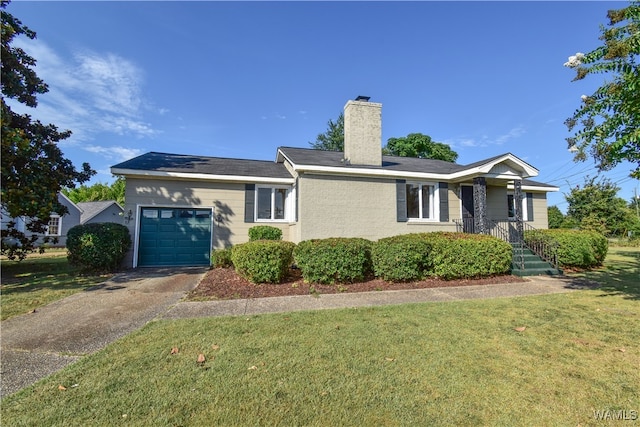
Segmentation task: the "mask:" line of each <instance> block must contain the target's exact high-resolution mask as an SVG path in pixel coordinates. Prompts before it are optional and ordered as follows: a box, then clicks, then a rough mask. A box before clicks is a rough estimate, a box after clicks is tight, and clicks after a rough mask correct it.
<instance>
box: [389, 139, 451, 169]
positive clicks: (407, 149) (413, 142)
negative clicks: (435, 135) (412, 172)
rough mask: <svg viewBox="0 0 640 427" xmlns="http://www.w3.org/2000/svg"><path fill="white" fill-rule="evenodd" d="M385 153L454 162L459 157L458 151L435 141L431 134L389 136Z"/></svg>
mask: <svg viewBox="0 0 640 427" xmlns="http://www.w3.org/2000/svg"><path fill="white" fill-rule="evenodd" d="M383 153H385V154H390V155H392V156H400V157H417V158H420V159H436V160H444V161H445V162H452V163H455V161H456V160H457V159H458V153H456V152H455V151H453V150H452V149H451V147H450V146H448V145H447V144H443V143H441V142H434V141H432V140H431V137H430V136H429V135H423V134H421V133H410V134H409V135H407V136H405V137H402V138H389V139H388V140H387V145H386V147H384V149H383Z"/></svg>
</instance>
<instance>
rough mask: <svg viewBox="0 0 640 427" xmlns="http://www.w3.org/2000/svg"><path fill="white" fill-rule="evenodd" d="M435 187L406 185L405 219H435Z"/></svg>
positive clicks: (420, 184) (431, 185) (421, 184)
mask: <svg viewBox="0 0 640 427" xmlns="http://www.w3.org/2000/svg"><path fill="white" fill-rule="evenodd" d="M436 194H437V192H436V191H435V185H433V184H425V183H407V218H408V219H430V220H433V219H436V209H435V207H436V204H437V201H436Z"/></svg>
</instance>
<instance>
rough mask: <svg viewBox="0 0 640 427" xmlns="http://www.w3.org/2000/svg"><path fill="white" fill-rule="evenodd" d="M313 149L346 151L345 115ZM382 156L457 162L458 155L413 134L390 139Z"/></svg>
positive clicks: (317, 139) (340, 116)
mask: <svg viewBox="0 0 640 427" xmlns="http://www.w3.org/2000/svg"><path fill="white" fill-rule="evenodd" d="M309 145H311V148H313V149H316V150H324V151H344V114H342V113H341V114H340V115H339V116H338V119H337V120H336V121H335V122H334V121H333V120H329V121H328V122H327V130H326V131H325V132H324V133H321V134H319V135H318V137H317V138H316V142H310V143H309ZM382 154H385V155H390V156H400V157H418V158H421V159H437V160H444V161H447V162H455V161H456V160H457V159H458V153H456V152H455V151H453V150H452V149H451V147H450V146H448V145H447V144H443V143H440V142H435V141H432V140H431V137H430V136H429V135H423V134H421V133H411V134H409V135H407V136H405V137H401V138H389V139H388V140H387V145H386V146H385V147H384V148H382Z"/></svg>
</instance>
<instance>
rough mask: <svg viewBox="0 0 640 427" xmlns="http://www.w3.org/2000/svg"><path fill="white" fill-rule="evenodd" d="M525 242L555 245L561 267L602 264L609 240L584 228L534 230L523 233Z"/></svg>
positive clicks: (582, 266) (588, 266)
mask: <svg viewBox="0 0 640 427" xmlns="http://www.w3.org/2000/svg"><path fill="white" fill-rule="evenodd" d="M524 238H525V241H527V243H531V244H535V243H539V242H543V243H547V244H552V245H556V246H557V248H558V264H560V266H561V267H579V268H591V267H597V266H600V265H602V263H603V262H604V259H605V257H606V256H607V251H608V250H609V242H608V241H607V238H606V237H604V236H603V235H602V234H599V233H597V232H595V231H584V230H565V229H553V230H535V231H527V232H525V234H524Z"/></svg>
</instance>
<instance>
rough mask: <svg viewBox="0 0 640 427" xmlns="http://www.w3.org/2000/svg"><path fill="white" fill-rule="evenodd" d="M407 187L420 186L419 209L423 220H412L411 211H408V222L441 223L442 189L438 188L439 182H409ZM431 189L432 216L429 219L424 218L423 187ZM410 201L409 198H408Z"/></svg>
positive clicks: (430, 205) (430, 204)
mask: <svg viewBox="0 0 640 427" xmlns="http://www.w3.org/2000/svg"><path fill="white" fill-rule="evenodd" d="M406 184H407V185H419V186H420V191H419V192H418V195H419V198H418V209H419V215H420V217H421V218H410V217H409V211H408V210H407V222H440V188H439V187H438V183H437V182H429V181H407V183H406ZM425 185H426V186H429V187H431V190H432V191H430V192H429V193H430V202H431V203H429V207H430V212H429V213H430V215H429V218H422V216H423V212H422V187H424V186H425ZM407 199H408V197H407Z"/></svg>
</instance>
